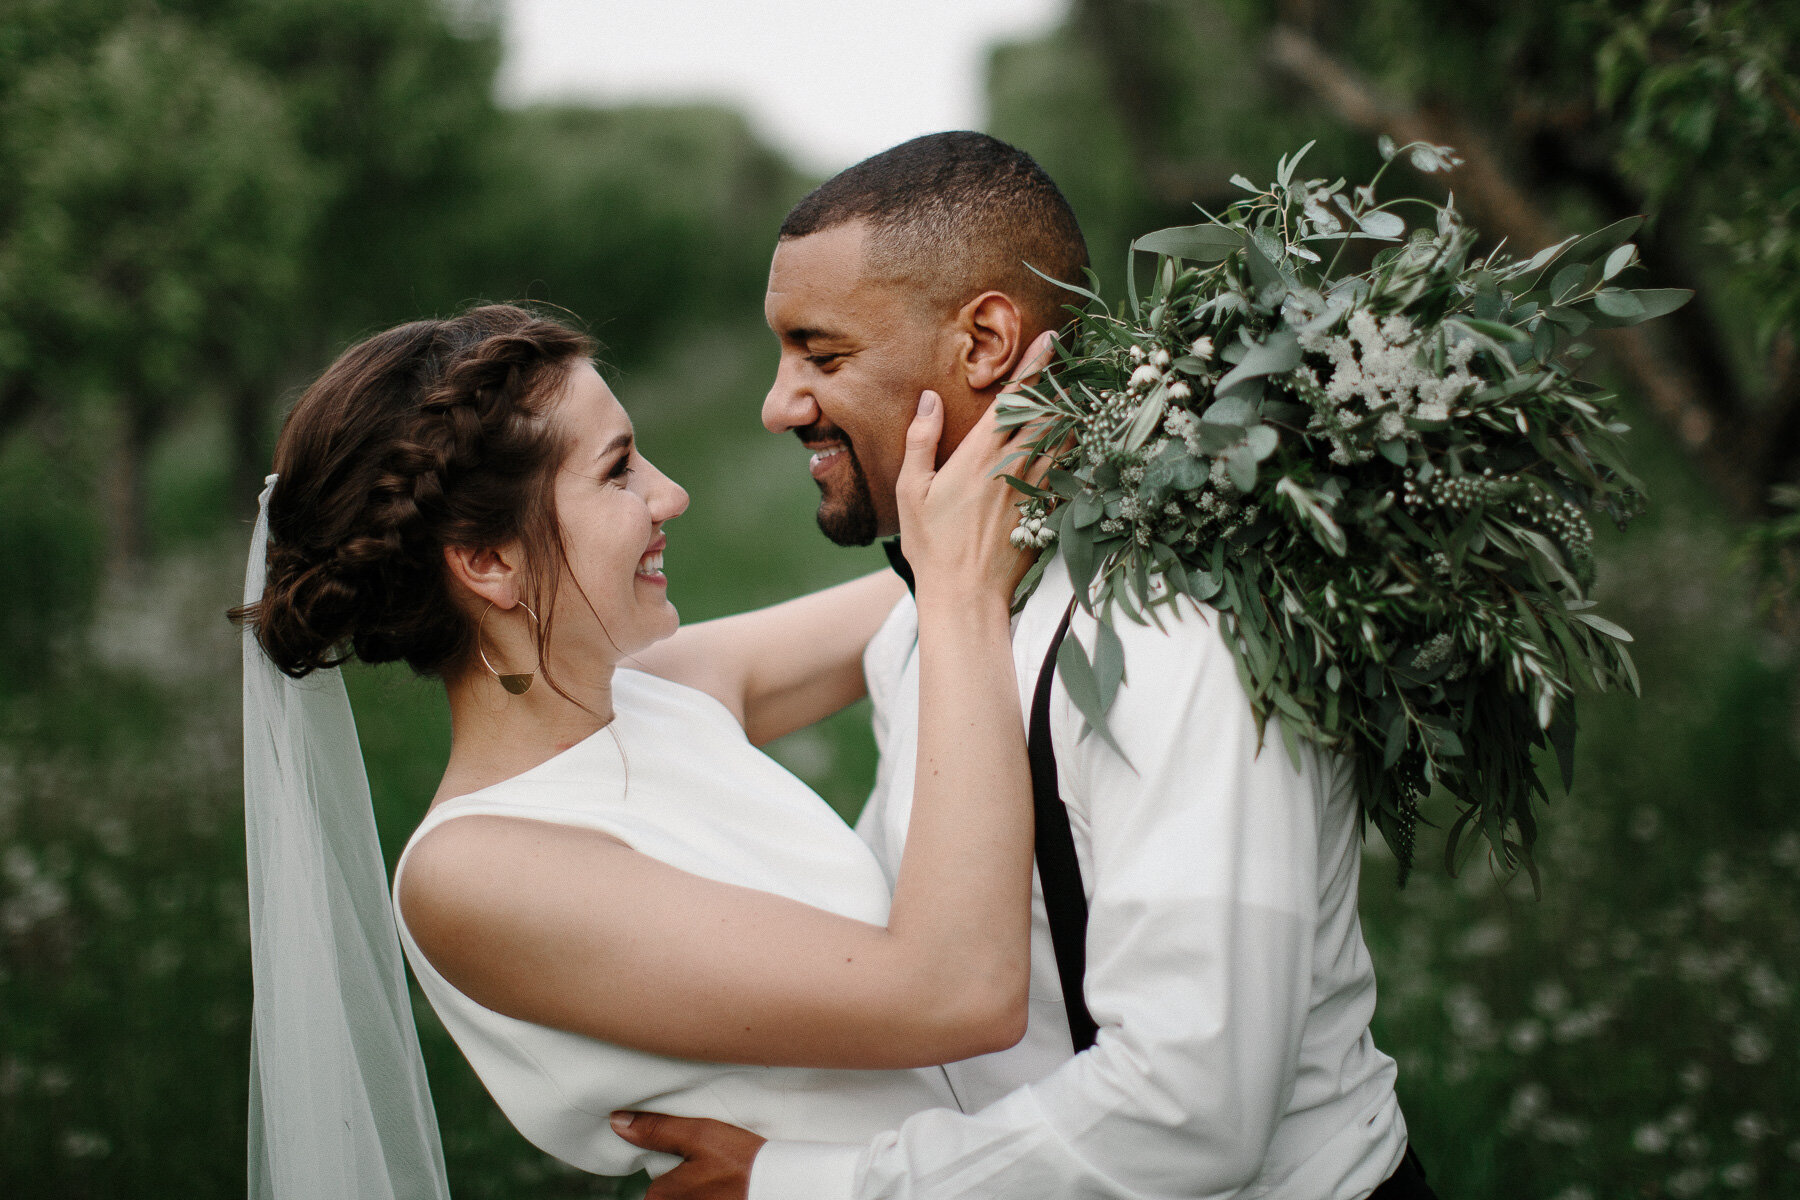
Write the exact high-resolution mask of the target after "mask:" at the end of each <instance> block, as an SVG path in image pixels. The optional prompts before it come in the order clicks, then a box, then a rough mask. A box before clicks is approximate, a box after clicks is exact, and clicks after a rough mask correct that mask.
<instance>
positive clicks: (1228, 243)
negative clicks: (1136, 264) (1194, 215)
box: [1131, 222, 1244, 262]
mask: <svg viewBox="0 0 1800 1200" xmlns="http://www.w3.org/2000/svg"><path fill="white" fill-rule="evenodd" d="M1243 245H1244V235H1243V234H1241V233H1239V232H1238V231H1237V230H1235V229H1232V228H1229V227H1228V226H1224V225H1217V224H1213V223H1211V222H1208V223H1207V224H1204V225H1176V226H1173V227H1171V228H1169V229H1159V230H1157V231H1156V232H1155V233H1146V234H1145V235H1144V236H1143V237H1141V238H1138V239H1137V240H1136V241H1134V242H1132V243H1131V246H1132V249H1134V250H1144V251H1148V252H1149V253H1151V254H1166V255H1168V256H1169V257H1170V258H1180V259H1186V260H1187V261H1188V262H1220V261H1222V260H1224V259H1226V258H1229V257H1230V256H1231V254H1232V253H1233V252H1234V251H1236V250H1239V249H1241V248H1242V247H1243Z"/></svg>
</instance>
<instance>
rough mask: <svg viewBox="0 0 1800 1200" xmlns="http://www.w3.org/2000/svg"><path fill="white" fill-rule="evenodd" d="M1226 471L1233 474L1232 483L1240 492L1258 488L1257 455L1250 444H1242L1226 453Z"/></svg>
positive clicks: (1230, 474)
mask: <svg viewBox="0 0 1800 1200" xmlns="http://www.w3.org/2000/svg"><path fill="white" fill-rule="evenodd" d="M1225 473H1226V474H1227V475H1229V476H1231V484H1232V486H1233V487H1235V488H1237V490H1238V491H1240V492H1253V491H1255V490H1256V455H1255V454H1254V453H1253V452H1252V451H1251V449H1250V447H1249V445H1248V444H1244V445H1240V446H1238V447H1236V448H1234V449H1232V450H1229V451H1227V452H1226V454H1225Z"/></svg>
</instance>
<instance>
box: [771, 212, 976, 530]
mask: <svg viewBox="0 0 1800 1200" xmlns="http://www.w3.org/2000/svg"><path fill="white" fill-rule="evenodd" d="M865 239H866V227H865V226H864V225H863V224H862V223H861V222H851V223H849V224H845V225H838V226H836V227H834V228H831V229H827V230H824V231H822V232H819V233H813V234H808V235H807V236H806V237H801V238H786V239H783V240H782V242H781V244H780V245H779V246H777V247H776V249H775V260H774V262H773V264H772V265H771V266H770V268H769V291H768V295H767V296H766V298H765V299H764V302H763V315H764V316H765V317H766V318H767V319H768V322H769V328H770V329H771V330H773V331H774V333H775V336H776V338H777V339H778V340H779V341H780V343H781V363H780V365H779V367H778V368H777V369H776V374H775V385H774V386H773V387H771V388H770V389H769V395H768V398H767V399H765V400H764V401H763V410H762V417H763V424H764V425H765V426H766V427H767V428H768V429H769V431H770V432H771V433H787V432H791V433H793V434H795V435H796V436H797V437H799V439H800V441H801V442H802V443H803V444H805V446H806V447H807V448H808V449H809V450H811V451H812V452H813V456H812V458H811V460H810V462H809V466H810V469H811V471H812V477H813V479H814V481H815V482H817V484H818V485H819V528H820V529H822V530H824V531H825V535H826V536H827V537H829V538H830V539H831V540H832V541H834V542H837V543H838V544H839V545H844V546H865V545H867V544H868V543H869V542H871V541H873V540H874V539H875V538H877V537H886V536H889V535H891V534H894V533H897V532H899V528H900V520H899V514H898V511H897V509H896V507H895V503H894V482H895V479H896V478H897V477H898V475H899V471H900V462H901V458H902V457H903V454H904V451H905V448H906V428H907V425H908V424H909V423H911V421H912V417H913V413H914V412H915V411H916V410H917V408H918V403H919V393H920V392H921V391H923V390H924V389H926V388H936V389H939V390H940V391H942V390H943V388H944V387H945V385H946V380H947V377H948V375H949V368H950V367H951V366H952V365H953V359H952V358H951V357H949V356H947V355H946V354H945V353H944V350H945V347H946V344H947V343H946V339H945V336H944V335H945V333H946V332H947V329H948V321H947V320H946V321H942V322H940V321H937V320H934V319H933V318H932V316H931V315H930V313H929V311H928V310H927V308H926V306H925V305H923V304H921V303H919V300H918V297H917V295H916V294H915V289H913V288H911V287H908V286H907V285H906V284H904V283H901V282H895V281H892V280H883V279H871V278H869V277H868V276H867V275H866V273H865V272H864V269H863V267H864V257H863V253H864V242H865Z"/></svg>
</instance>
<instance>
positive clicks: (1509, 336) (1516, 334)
mask: <svg viewBox="0 0 1800 1200" xmlns="http://www.w3.org/2000/svg"><path fill="white" fill-rule="evenodd" d="M1456 321H1457V324H1459V325H1462V326H1464V327H1465V328H1467V329H1472V330H1474V331H1475V332H1476V333H1481V334H1486V335H1487V336H1488V337H1491V338H1493V339H1494V340H1495V341H1497V342H1526V341H1530V340H1531V335H1530V334H1528V333H1526V332H1525V331H1524V330H1523V329H1514V328H1513V327H1512V326H1511V325H1503V324H1501V323H1500V322H1499V321H1483V320H1481V319H1480V318H1479V317H1458V318H1457V319H1456Z"/></svg>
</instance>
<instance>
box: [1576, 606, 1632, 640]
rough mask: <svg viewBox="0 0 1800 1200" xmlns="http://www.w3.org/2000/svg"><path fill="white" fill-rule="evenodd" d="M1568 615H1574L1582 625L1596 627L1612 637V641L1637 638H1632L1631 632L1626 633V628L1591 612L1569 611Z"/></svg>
mask: <svg viewBox="0 0 1800 1200" xmlns="http://www.w3.org/2000/svg"><path fill="white" fill-rule="evenodd" d="M1569 615H1570V616H1572V617H1574V618H1575V619H1576V620H1577V621H1580V622H1581V623H1582V624H1583V625H1586V626H1588V627H1589V628H1592V629H1598V630H1599V631H1600V632H1601V633H1604V634H1605V635H1606V636H1607V637H1609V638H1612V639H1613V640H1614V641H1617V642H1631V641H1636V640H1637V639H1635V638H1633V637H1632V636H1631V634H1630V633H1628V632H1627V631H1626V630H1624V629H1622V628H1620V627H1619V626H1617V625H1614V624H1613V623H1612V622H1611V621H1609V620H1607V619H1606V618H1605V617H1596V616H1595V615H1594V614H1593V613H1587V612H1577V613H1570V614H1569Z"/></svg>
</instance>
